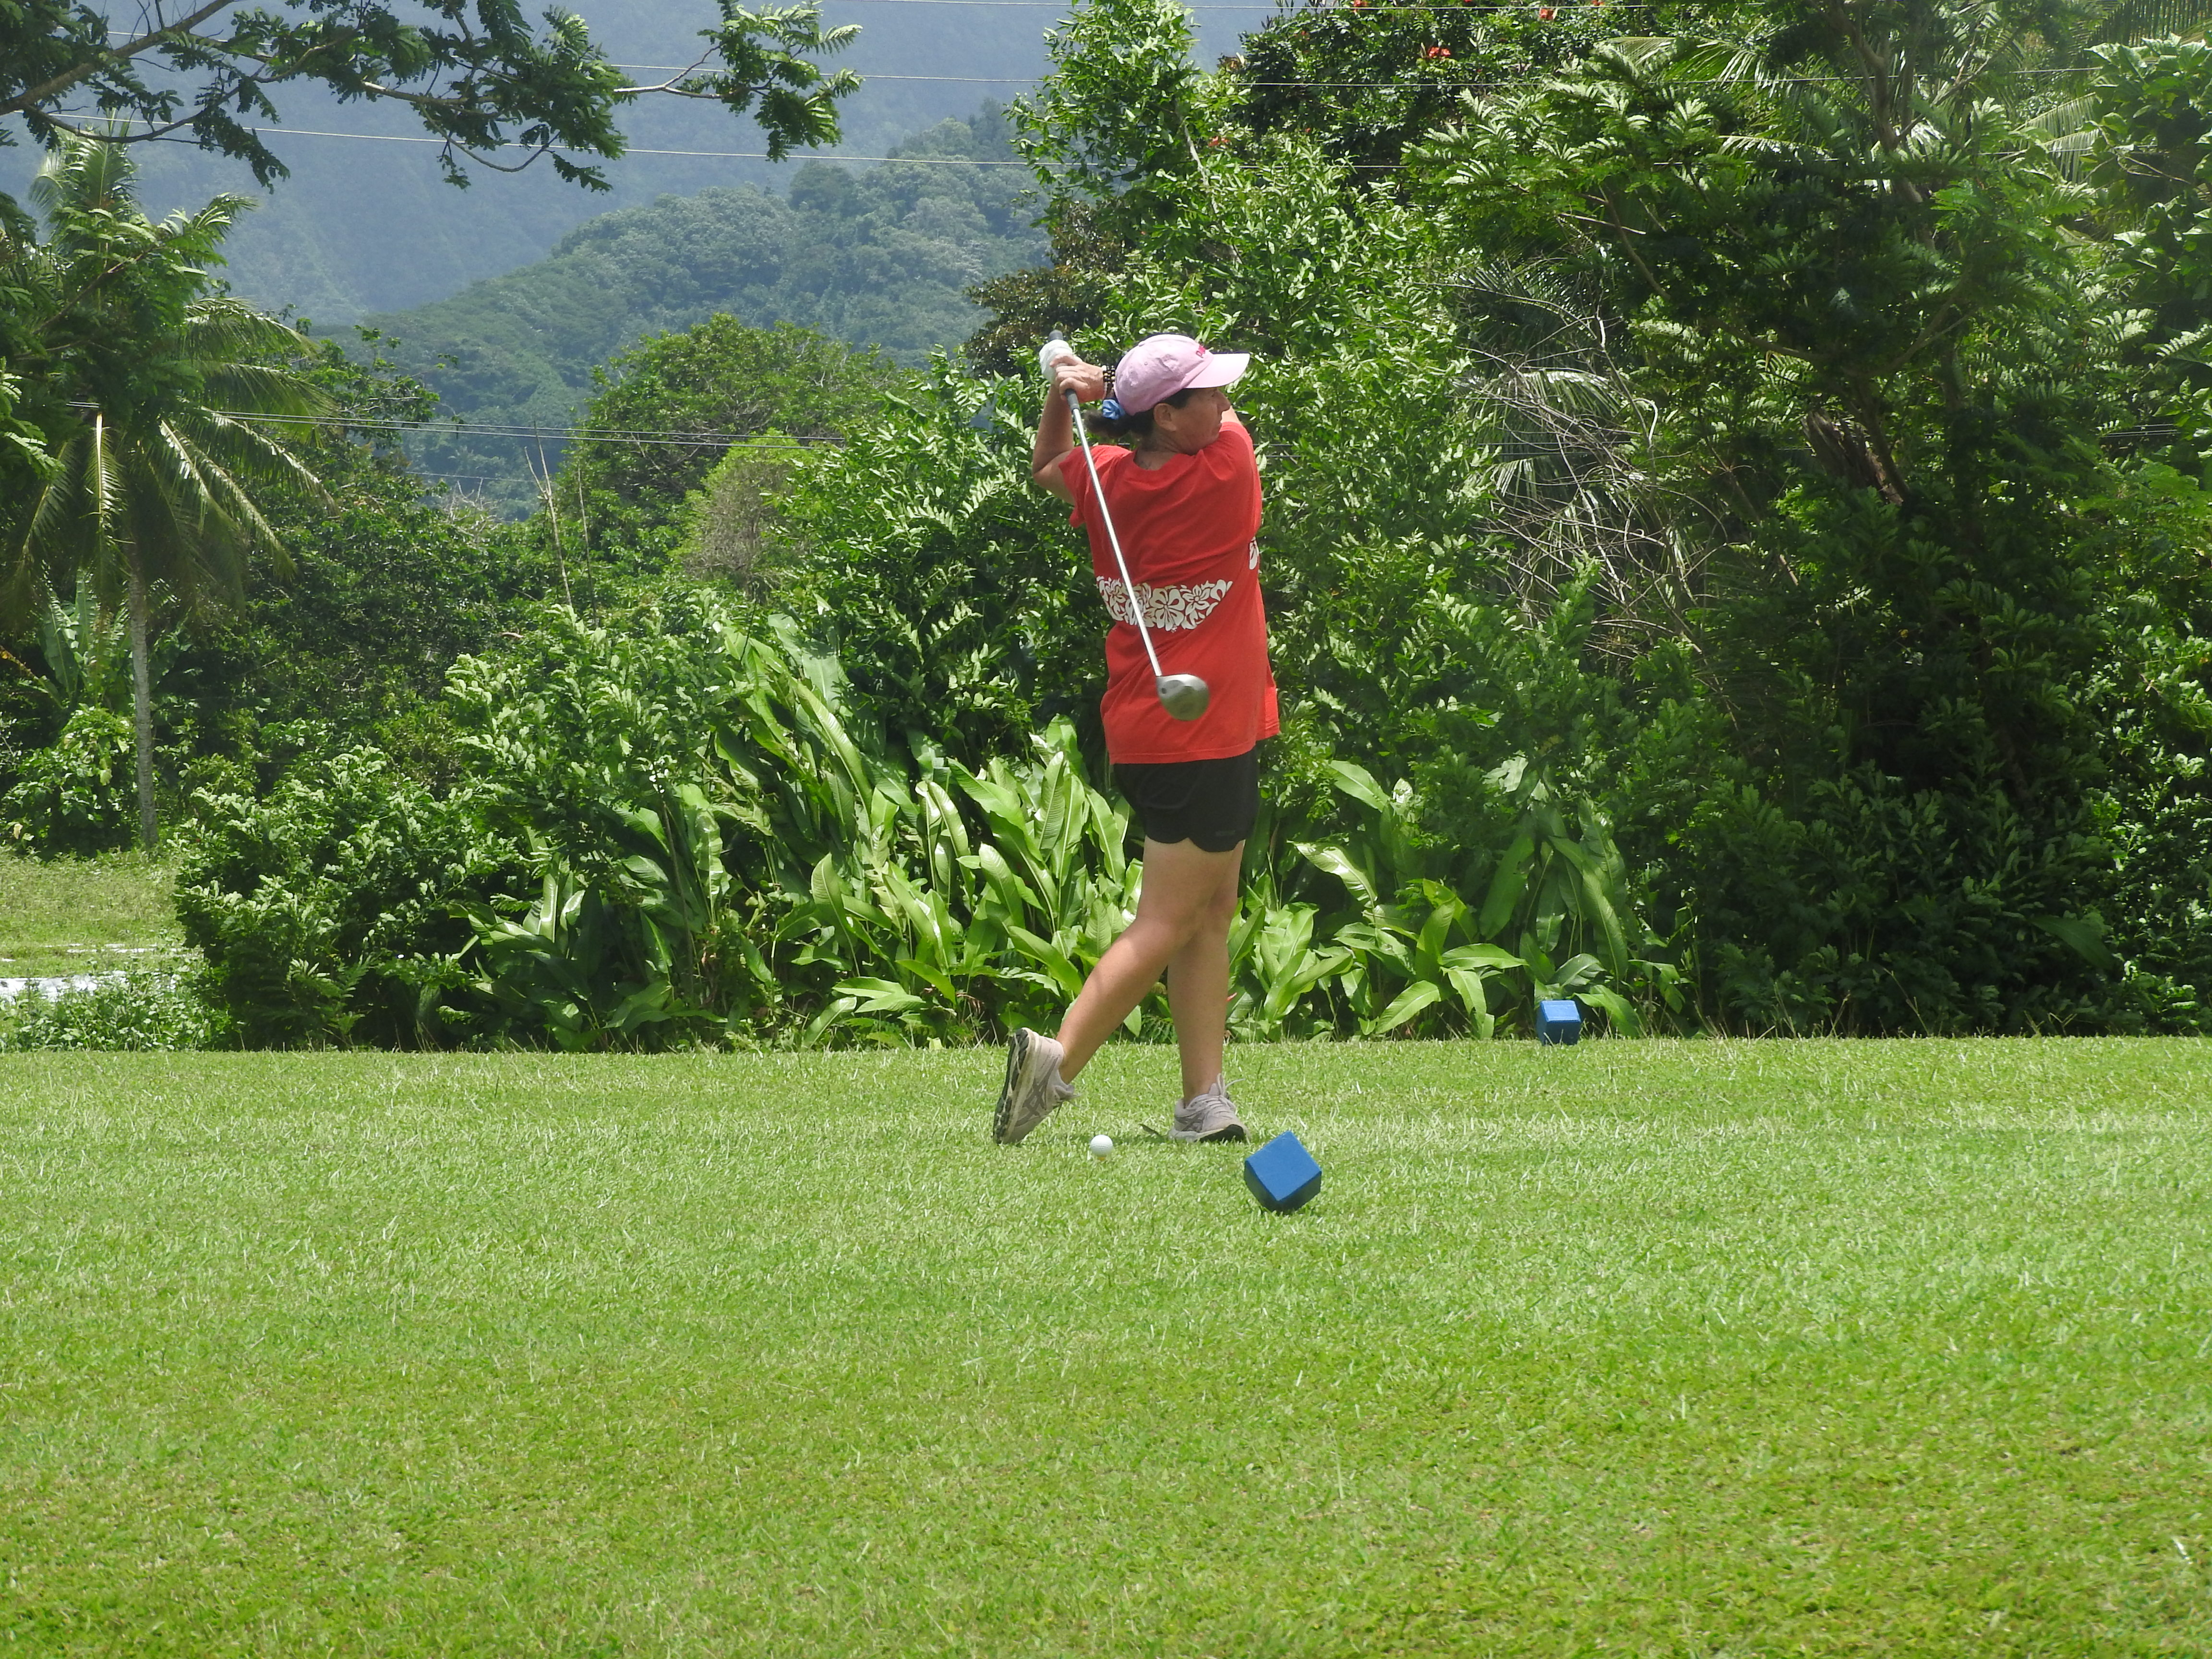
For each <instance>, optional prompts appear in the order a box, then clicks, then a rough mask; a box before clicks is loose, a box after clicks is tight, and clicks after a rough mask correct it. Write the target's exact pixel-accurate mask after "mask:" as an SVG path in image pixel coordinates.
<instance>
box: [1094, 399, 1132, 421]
mask: <svg viewBox="0 0 2212 1659" xmlns="http://www.w3.org/2000/svg"><path fill="white" fill-rule="evenodd" d="M1098 412H1099V413H1100V414H1101V415H1103V416H1105V417H1106V418H1107V419H1108V420H1109V421H1119V420H1123V419H1125V418H1127V413H1128V411H1127V410H1124V409H1123V408H1122V407H1121V403H1120V401H1119V400H1118V399H1115V398H1108V399H1107V400H1106V401H1105V402H1104V403H1103V404H1099V405H1098Z"/></svg>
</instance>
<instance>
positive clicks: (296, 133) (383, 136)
mask: <svg viewBox="0 0 2212 1659" xmlns="http://www.w3.org/2000/svg"><path fill="white" fill-rule="evenodd" d="M248 131H251V132H252V134H253V136H254V137H257V138H259V137H274V138H349V139H352V140H354V141H355V142H356V143H376V144H438V145H441V146H442V145H445V144H447V143H451V144H453V145H455V146H457V147H459V148H460V149H483V148H487V147H486V146H480V145H474V144H469V143H464V142H463V141H462V140H460V139H459V138H453V139H447V138H435V137H428V136H427V135H424V134H420V133H411V132H324V131H318V130H316V129H314V128H312V127H252V128H249V129H248ZM488 148H490V149H534V148H535V146H533V145H530V144H516V143H503V144H496V145H492V146H489V147H488ZM556 148H559V147H558V146H556ZM563 153H564V154H568V155H592V152H591V151H588V150H566V151H564V152H563ZM623 155H690V156H696V157H698V158H700V159H702V160H704V161H775V160H776V159H777V158H776V157H775V156H772V155H769V153H768V152H767V151H766V150H752V149H625V150H624V151H623ZM599 159H600V160H607V159H610V158H607V157H599ZM781 159H782V160H784V161H917V162H920V163H921V164H923V165H924V166H927V167H1030V165H1031V164H1030V163H1029V162H1027V161H969V160H968V159H967V158H965V157H963V156H958V155H845V154H843V153H842V152H840V151H836V150H825V151H823V152H821V153H820V154H817V155H787V156H784V157H782V158H781ZM1051 165H1057V164H1056V163H1054V164H1051Z"/></svg>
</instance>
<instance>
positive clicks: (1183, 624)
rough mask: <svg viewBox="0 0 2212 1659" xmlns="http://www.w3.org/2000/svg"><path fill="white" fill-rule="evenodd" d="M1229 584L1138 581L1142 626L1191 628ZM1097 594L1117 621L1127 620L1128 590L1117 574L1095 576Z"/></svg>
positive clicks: (1209, 612)
mask: <svg viewBox="0 0 2212 1659" xmlns="http://www.w3.org/2000/svg"><path fill="white" fill-rule="evenodd" d="M1231 586H1232V584H1231V583H1229V582H1194V583H1192V584H1191V585H1190V586H1188V587H1154V586H1152V584H1151V583H1149V582H1139V583H1138V584H1137V597H1138V598H1139V600H1141V601H1142V602H1143V605H1144V607H1145V626H1146V627H1147V628H1151V629H1157V630H1158V632H1160V633H1163V634H1180V633H1183V632H1186V631H1187V630H1188V629H1194V628H1195V627H1197V626H1198V625H1199V623H1202V622H1204V621H1205V620H1206V618H1207V617H1210V616H1212V614H1213V608H1214V606H1216V605H1219V604H1220V603H1221V600H1222V597H1223V596H1224V595H1225V594H1226V593H1227V592H1229V590H1230V587H1231ZM1098 597H1099V598H1100V599H1103V600H1104V601H1105V602H1106V610H1107V611H1108V613H1109V615H1111V616H1112V617H1113V618H1114V620H1115V622H1117V623H1126V622H1128V621H1130V620H1132V619H1131V617H1130V615H1129V593H1128V590H1127V588H1125V587H1123V586H1121V580H1120V579H1119V578H1116V577H1109V576H1101V577H1099V578H1098Z"/></svg>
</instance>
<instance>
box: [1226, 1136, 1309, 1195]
mask: <svg viewBox="0 0 2212 1659" xmlns="http://www.w3.org/2000/svg"><path fill="white" fill-rule="evenodd" d="M1244 1184H1245V1185H1246V1186H1247V1187H1249V1188H1251V1189H1252V1196H1253V1197H1255V1198H1256V1199H1258V1200H1260V1202H1261V1204H1263V1205H1265V1206H1267V1208H1269V1209H1271V1210H1276V1211H1279V1212H1281V1213H1283V1214H1285V1215H1288V1214H1289V1213H1290V1212H1291V1211H1292V1210H1295V1209H1297V1207H1298V1206H1299V1205H1301V1204H1303V1203H1304V1202H1305V1201H1306V1200H1308V1199H1310V1198H1311V1197H1312V1196H1313V1195H1314V1194H1316V1193H1317V1192H1319V1191H1320V1190H1321V1165H1320V1164H1316V1163H1315V1162H1314V1161H1313V1154H1312V1153H1311V1152H1308V1151H1307V1150H1306V1149H1305V1144H1304V1142H1303V1141H1301V1140H1300V1139H1298V1138H1297V1136H1296V1135H1294V1134H1291V1133H1289V1131H1287V1130H1285V1132H1284V1133H1281V1134H1279V1135H1277V1136H1276V1137H1275V1138H1274V1139H1273V1140H1271V1141H1269V1142H1268V1143H1267V1145H1266V1146H1262V1147H1261V1149H1260V1150H1259V1151H1258V1152H1255V1153H1253V1154H1252V1155H1251V1157H1249V1158H1246V1159H1245V1160H1244Z"/></svg>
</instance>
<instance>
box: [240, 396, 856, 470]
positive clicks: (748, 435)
mask: <svg viewBox="0 0 2212 1659" xmlns="http://www.w3.org/2000/svg"><path fill="white" fill-rule="evenodd" d="M209 412H210V414H215V415H219V416H222V417H223V418H224V419H226V420H232V421H272V422H276V423H277V424H279V425H283V426H306V427H318V428H325V429H326V430H330V431H337V432H416V433H426V434H428V435H433V436H435V435H441V434H443V435H447V436H451V437H456V438H459V437H475V438H519V439H532V440H536V439H550V440H552V441H555V442H557V443H584V444H635V445H641V446H651V445H668V446H672V447H678V448H685V449H710V448H719V449H727V448H728V447H730V446H731V445H732V444H740V443H742V444H750V445H751V446H752V447H754V448H756V449H790V450H804V449H818V448H821V447H823V445H825V444H826V445H832V446H834V445H837V444H842V443H843V442H844V440H843V439H842V438H839V437H834V436H832V435H829V434H828V433H799V434H792V433H785V432H778V433H774V434H769V433H761V432H653V431H650V430H648V429H646V428H635V427H630V428H623V427H586V426H523V425H520V424H516V423H512V422H491V421H487V422H483V423H482V424H478V423H477V422H473V421H462V422H453V423H452V424H447V423H444V422H437V421H393V420H381V419H378V418H375V417H374V416H363V417H352V416H343V415H267V414H262V413H260V412H258V411H256V410H242V409H218V410H210V411H209ZM763 440H772V441H763ZM456 476H458V475H456Z"/></svg>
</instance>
